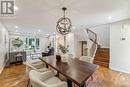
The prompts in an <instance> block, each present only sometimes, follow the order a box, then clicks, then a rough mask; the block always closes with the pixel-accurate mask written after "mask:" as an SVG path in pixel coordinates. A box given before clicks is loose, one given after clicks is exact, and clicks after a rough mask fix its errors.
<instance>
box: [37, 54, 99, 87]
mask: <svg viewBox="0 0 130 87" xmlns="http://www.w3.org/2000/svg"><path fill="white" fill-rule="evenodd" d="M39 59H40V60H41V61H43V62H44V63H45V64H46V67H47V68H48V67H51V68H53V69H54V70H56V71H57V74H62V75H63V76H65V77H66V78H67V83H68V87H72V83H74V84H76V85H78V86H79V87H85V86H86V81H87V80H88V79H89V78H90V77H91V76H92V75H93V73H94V72H95V71H96V70H97V68H98V65H96V64H92V63H88V62H85V61H81V60H79V59H78V58H69V57H68V58H67V59H66V61H64V60H63V59H62V58H61V61H57V59H56V56H47V57H41V58H39Z"/></svg>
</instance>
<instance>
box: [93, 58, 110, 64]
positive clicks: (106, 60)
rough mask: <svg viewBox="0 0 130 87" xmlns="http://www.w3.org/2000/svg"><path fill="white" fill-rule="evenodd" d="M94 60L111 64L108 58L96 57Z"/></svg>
mask: <svg viewBox="0 0 130 87" xmlns="http://www.w3.org/2000/svg"><path fill="white" fill-rule="evenodd" d="M94 60H98V61H103V62H107V63H109V59H108V58H104V57H96V58H95V59H94Z"/></svg>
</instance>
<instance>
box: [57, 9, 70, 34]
mask: <svg viewBox="0 0 130 87" xmlns="http://www.w3.org/2000/svg"><path fill="white" fill-rule="evenodd" d="M62 10H63V17H61V18H60V19H59V20H58V21H57V25H56V30H57V32H58V33H60V34H62V35H66V34H68V33H69V32H70V31H71V27H72V25H71V20H70V19H69V18H67V17H65V11H66V10H67V8H66V7H63V8H62Z"/></svg>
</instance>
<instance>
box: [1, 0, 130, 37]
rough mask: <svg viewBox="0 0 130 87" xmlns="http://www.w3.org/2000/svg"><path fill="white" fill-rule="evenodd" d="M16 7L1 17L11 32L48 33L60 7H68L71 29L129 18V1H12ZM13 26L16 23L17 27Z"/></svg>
mask: <svg viewBox="0 0 130 87" xmlns="http://www.w3.org/2000/svg"><path fill="white" fill-rule="evenodd" d="M15 1H16V3H15V5H16V6H17V7H18V10H17V11H16V13H15V15H14V16H13V17H6V18H5V17H0V21H1V22H2V23H3V24H4V25H5V27H6V28H7V29H8V30H9V31H11V32H16V31H17V32H22V33H32V34H34V33H35V34H39V33H40V34H44V35H45V34H50V33H52V32H56V31H55V26H56V22H57V20H58V19H59V18H60V17H61V16H62V14H63V13H62V10H61V8H62V7H63V6H66V7H67V14H66V16H67V17H69V18H70V19H71V20H72V25H73V28H76V29H80V27H81V26H84V27H90V26H95V25H100V24H105V23H112V22H115V21H119V20H123V19H127V18H129V17H130V0H15ZM15 26H18V28H16V27H15Z"/></svg>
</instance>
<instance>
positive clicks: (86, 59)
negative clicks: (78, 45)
mask: <svg viewBox="0 0 130 87" xmlns="http://www.w3.org/2000/svg"><path fill="white" fill-rule="evenodd" d="M79 60H82V61H85V62H89V63H93V60H94V58H93V57H90V56H81V57H80V58H79Z"/></svg>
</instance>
